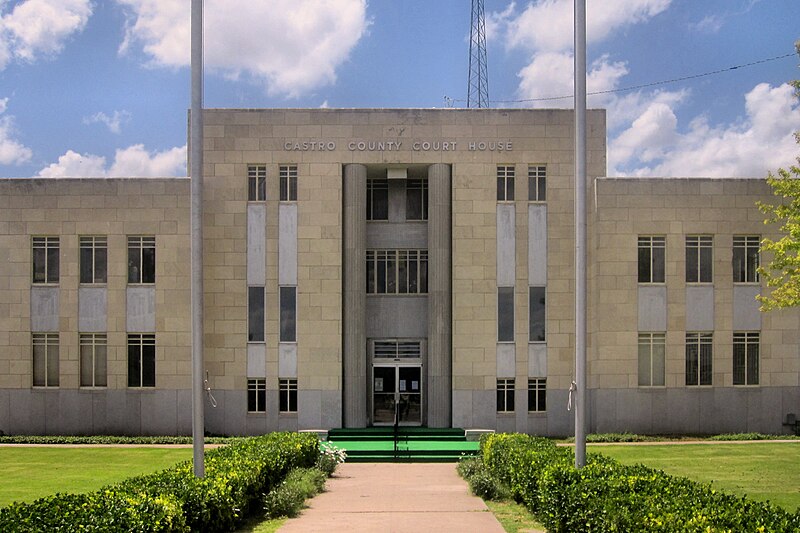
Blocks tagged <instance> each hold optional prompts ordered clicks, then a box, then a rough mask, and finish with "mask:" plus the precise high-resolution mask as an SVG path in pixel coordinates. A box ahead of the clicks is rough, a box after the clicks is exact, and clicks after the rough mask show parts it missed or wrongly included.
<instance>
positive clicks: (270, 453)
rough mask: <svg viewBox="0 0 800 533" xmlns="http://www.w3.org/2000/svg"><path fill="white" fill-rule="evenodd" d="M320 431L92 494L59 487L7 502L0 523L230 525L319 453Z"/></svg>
mask: <svg viewBox="0 0 800 533" xmlns="http://www.w3.org/2000/svg"><path fill="white" fill-rule="evenodd" d="M318 449H319V442H318V441H317V438H316V436H315V435H311V434H298V433H272V434H269V435H266V436H263V437H256V438H249V439H242V440H238V441H237V442H236V443H235V444H232V445H230V446H226V447H222V448H218V449H216V450H212V451H209V452H208V453H206V455H205V469H206V474H205V477H203V478H199V479H198V478H196V477H195V476H194V474H193V472H192V464H191V462H189V461H187V462H183V463H179V464H178V465H176V466H175V467H173V468H170V469H167V470H164V471H162V472H158V473H155V474H150V475H146V476H139V477H134V478H131V479H128V480H126V481H123V482H122V483H119V484H116V485H112V486H110V487H106V488H103V489H101V490H99V491H96V492H92V493H88V494H56V495H54V496H49V497H47V498H41V499H39V500H36V501H35V502H33V503H31V504H21V503H20V504H14V505H11V506H9V507H6V508H3V509H0V531H4V532H15V531H26V532H27V531H230V530H232V529H233V528H234V527H235V526H236V524H237V522H238V521H239V520H240V519H241V518H242V517H243V516H245V515H246V514H247V513H248V512H249V511H250V510H251V508H252V507H253V506H254V504H257V503H258V502H259V501H260V499H261V496H262V495H263V494H264V493H266V492H269V491H270V490H271V489H272V488H273V487H277V486H278V485H279V484H280V483H281V481H283V479H284V478H285V477H286V475H287V474H288V473H289V471H291V470H292V469H294V468H298V467H310V466H313V465H314V463H315V462H316V459H317V456H318V454H319V451H318Z"/></svg>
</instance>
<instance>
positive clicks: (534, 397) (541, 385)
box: [528, 377, 547, 413]
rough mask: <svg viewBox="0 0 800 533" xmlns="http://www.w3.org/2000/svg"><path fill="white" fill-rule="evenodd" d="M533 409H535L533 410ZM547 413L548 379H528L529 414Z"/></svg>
mask: <svg viewBox="0 0 800 533" xmlns="http://www.w3.org/2000/svg"><path fill="white" fill-rule="evenodd" d="M531 407H533V409H531ZM546 411H547V378H546V377H529V378H528V412H529V413H544V412H546Z"/></svg>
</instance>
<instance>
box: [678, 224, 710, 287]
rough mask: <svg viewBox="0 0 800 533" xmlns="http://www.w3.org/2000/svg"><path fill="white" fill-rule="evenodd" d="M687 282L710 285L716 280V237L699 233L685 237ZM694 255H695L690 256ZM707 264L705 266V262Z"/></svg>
mask: <svg viewBox="0 0 800 533" xmlns="http://www.w3.org/2000/svg"><path fill="white" fill-rule="evenodd" d="M684 242H685V253H686V258H685V259H686V261H685V262H686V276H685V280H686V283H690V284H692V285H708V284H711V283H713V282H714V237H713V235H706V234H697V235H687V236H686V237H685V241H684ZM690 255H691V256H693V257H690ZM706 261H707V263H708V264H707V266H706V267H704V266H703V264H704V262H706Z"/></svg>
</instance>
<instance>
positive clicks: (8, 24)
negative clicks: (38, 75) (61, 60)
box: [0, 0, 92, 69]
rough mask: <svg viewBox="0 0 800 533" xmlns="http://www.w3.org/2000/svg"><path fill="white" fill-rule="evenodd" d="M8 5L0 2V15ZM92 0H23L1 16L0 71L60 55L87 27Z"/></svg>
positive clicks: (5, 2)
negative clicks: (11, 63) (73, 37)
mask: <svg viewBox="0 0 800 533" xmlns="http://www.w3.org/2000/svg"><path fill="white" fill-rule="evenodd" d="M5 4H7V1H2V2H0V13H1V12H2V11H3V7H4V6H5ZM91 15H92V3H91V0H25V1H23V2H19V3H17V4H16V5H15V6H14V9H12V10H11V12H10V13H5V14H2V15H0V69H3V68H5V67H6V66H8V64H9V63H10V62H11V61H13V60H16V61H22V62H33V61H36V59H38V58H39V57H49V56H53V55H55V54H58V53H59V52H61V50H62V49H63V48H64V44H65V43H66V41H67V40H69V38H70V37H72V36H73V35H75V34H76V33H80V32H81V31H83V29H84V28H85V27H86V23H87V22H88V21H89V17H90V16H91Z"/></svg>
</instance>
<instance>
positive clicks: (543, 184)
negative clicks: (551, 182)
mask: <svg viewBox="0 0 800 533" xmlns="http://www.w3.org/2000/svg"><path fill="white" fill-rule="evenodd" d="M538 192H539V201H540V202H545V201H547V180H546V179H545V177H544V176H540V177H539V191H538Z"/></svg>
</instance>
